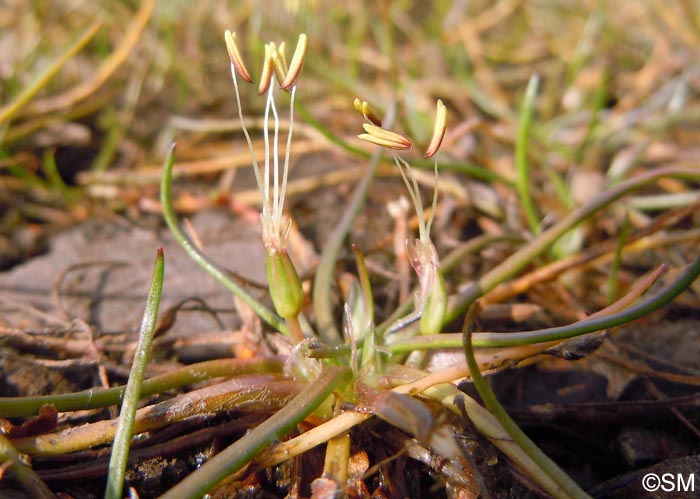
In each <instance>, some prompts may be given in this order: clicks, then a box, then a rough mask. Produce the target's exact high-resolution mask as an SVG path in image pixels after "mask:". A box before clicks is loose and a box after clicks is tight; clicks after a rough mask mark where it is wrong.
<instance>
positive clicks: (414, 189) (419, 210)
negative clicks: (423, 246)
mask: <svg viewBox="0 0 700 499" xmlns="http://www.w3.org/2000/svg"><path fill="white" fill-rule="evenodd" d="M392 156H394V162H395V163H396V166H398V167H399V172H400V173H401V177H402V178H403V181H404V183H405V184H406V189H408V194H409V195H410V196H411V200H412V201H413V206H414V207H415V208H416V215H418V236H419V238H420V240H421V241H424V240H425V239H426V238H427V234H426V231H425V217H424V214H423V203H422V202H421V200H420V191H419V190H418V183H417V182H416V177H415V176H414V175H413V170H411V165H409V164H408V163H407V162H406V161H405V160H403V159H401V158H399V157H398V156H397V155H396V154H395V153H392ZM404 168H405V169H406V172H408V173H406V172H404ZM407 174H408V175H410V176H411V180H412V181H413V185H411V182H410V181H409V180H408V177H407Z"/></svg>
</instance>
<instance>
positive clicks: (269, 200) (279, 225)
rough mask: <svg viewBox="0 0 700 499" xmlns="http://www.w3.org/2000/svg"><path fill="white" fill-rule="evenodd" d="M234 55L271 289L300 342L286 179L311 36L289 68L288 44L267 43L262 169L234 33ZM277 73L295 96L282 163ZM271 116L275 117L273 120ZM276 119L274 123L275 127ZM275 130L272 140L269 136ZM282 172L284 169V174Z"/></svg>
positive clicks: (229, 42) (230, 42)
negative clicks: (245, 103)
mask: <svg viewBox="0 0 700 499" xmlns="http://www.w3.org/2000/svg"><path fill="white" fill-rule="evenodd" d="M224 38H225V41H226V46H227V48H228V52H229V57H230V58H231V78H232V79H233V86H234V90H235V93H236V104H237V106H238V117H239V120H240V123H241V127H242V129H243V133H244V135H245V138H246V142H247V144H248V149H249V152H250V156H251V159H252V161H253V171H254V173H255V180H256V183H257V185H258V190H259V191H260V193H261V195H262V212H261V213H260V222H261V229H262V243H263V246H264V247H265V254H266V266H267V278H268V286H269V290H270V297H271V299H272V303H273V305H274V306H275V310H276V311H277V313H278V314H279V315H280V316H282V317H283V318H284V319H285V320H286V321H287V326H288V330H289V332H290V335H291V336H292V339H293V340H294V341H295V342H296V343H299V342H300V341H302V340H303V339H304V335H303V333H302V331H301V327H299V321H298V316H299V314H300V313H301V308H302V305H303V302H304V291H303V289H302V285H301V280H300V279H299V275H298V273H297V271H296V268H295V267H294V264H293V263H292V261H291V258H290V257H289V254H288V253H287V241H288V238H289V230H290V224H291V221H289V220H288V219H287V218H286V217H285V216H284V201H285V192H286V190H287V178H288V175H289V153H290V150H291V141H292V135H293V133H294V99H295V97H296V81H297V79H298V77H299V75H300V73H301V70H302V67H303V65H304V59H305V55H306V47H307V40H306V35H305V34H303V33H302V34H301V35H299V41H298V42H297V46H296V49H295V51H294V55H293V56H292V60H291V63H290V64H287V58H286V55H285V44H284V43H281V44H279V45H276V44H274V43H272V42H270V43H267V44H266V45H265V59H264V61H263V68H262V73H261V79H260V83H259V85H258V93H259V94H260V95H262V94H264V93H267V97H266V101H265V114H264V127H263V140H264V147H265V162H264V164H263V165H262V170H261V168H260V165H258V162H257V161H256V159H255V151H254V148H253V143H252V141H251V139H250V134H249V133H248V129H247V128H246V126H245V121H244V120H243V111H242V106H241V98H240V92H239V88H238V77H240V78H242V79H243V80H244V81H247V82H249V83H253V80H252V78H250V73H249V72H248V70H247V69H246V66H245V64H244V62H243V60H242V57H241V52H240V50H239V49H238V46H237V44H236V36H235V34H233V33H231V32H230V31H226V33H225V35H224ZM273 75H274V76H275V77H276V79H277V81H278V83H279V85H280V88H282V89H284V90H287V91H288V92H289V94H290V104H289V123H290V125H289V131H288V132H287V139H286V145H287V147H286V150H285V153H284V158H283V159H282V164H280V155H279V141H280V137H279V115H278V112H277V107H276V105H275V98H274V92H275V87H274V85H272V78H273ZM270 115H272V118H271V116H270ZM271 119H272V124H271V123H270V121H271ZM270 128H272V137H270ZM280 170H281V171H280Z"/></svg>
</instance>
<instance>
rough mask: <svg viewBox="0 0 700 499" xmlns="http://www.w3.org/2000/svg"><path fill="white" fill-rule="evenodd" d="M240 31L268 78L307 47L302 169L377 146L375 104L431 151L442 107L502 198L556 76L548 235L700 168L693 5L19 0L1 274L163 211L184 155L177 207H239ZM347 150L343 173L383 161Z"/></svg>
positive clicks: (548, 143)
mask: <svg viewBox="0 0 700 499" xmlns="http://www.w3.org/2000/svg"><path fill="white" fill-rule="evenodd" d="M226 29H231V30H233V31H236V32H237V33H238V37H239V42H240V45H241V50H242V51H243V53H244V57H245V59H246V61H247V64H248V66H249V68H250V70H251V72H252V73H253V75H257V74H259V70H260V66H261V62H262V54H263V45H264V43H265V42H266V41H275V42H277V43H279V42H282V41H285V42H286V43H287V44H288V46H289V53H290V54H291V52H292V51H293V48H294V45H295V43H296V40H297V36H298V34H299V33H300V32H305V33H307V34H308V37H309V49H308V55H307V58H306V64H305V67H304V70H303V73H302V77H301V79H300V81H299V85H298V87H299V90H298V91H299V102H300V103H303V104H304V105H305V106H306V108H305V109H306V111H307V112H308V114H309V115H310V116H312V117H313V119H314V120H317V122H318V123H308V122H305V121H304V119H303V118H301V119H299V118H298V122H299V123H300V128H299V129H300V132H299V133H300V137H304V138H305V139H306V141H302V143H303V144H305V145H302V146H298V147H300V149H299V151H301V152H300V154H304V151H307V152H308V151H310V150H315V151H318V150H327V151H334V152H335V153H337V152H339V151H340V149H341V148H339V147H338V145H337V144H333V143H332V142H331V141H329V140H328V139H327V138H325V139H324V138H323V136H322V135H323V133H331V134H335V135H334V136H336V137H340V138H342V140H344V141H346V142H345V145H349V146H352V147H359V148H361V149H362V150H364V151H367V150H370V149H369V148H366V147H365V146H364V145H362V144H360V143H359V141H357V140H356V138H355V135H356V134H357V133H359V132H360V131H361V130H360V128H359V127H360V123H361V120H359V119H358V116H357V115H356V114H355V113H354V111H353V109H352V100H353V98H354V97H356V96H358V97H360V98H362V99H364V100H368V101H369V102H370V103H371V104H372V105H373V106H374V107H375V108H377V109H378V110H380V112H382V113H384V112H385V111H387V110H391V109H394V108H395V109H396V118H395V127H394V128H395V129H397V130H399V131H401V132H402V133H404V134H406V135H408V136H410V137H412V138H413V139H414V141H415V142H416V143H417V144H418V145H419V147H418V148H417V149H418V150H421V149H422V148H423V147H424V146H425V144H426V142H427V141H428V140H429V136H430V132H431V130H432V119H433V115H434V109H435V108H434V106H435V104H434V103H435V99H436V98H441V99H443V100H444V101H445V103H446V104H447V106H448V109H449V126H450V131H449V134H448V137H447V139H446V142H445V146H444V148H443V153H442V154H443V156H442V160H443V161H444V162H445V163H446V164H447V163H449V164H451V165H452V168H450V169H452V170H456V171H458V172H459V171H462V172H465V173H466V174H467V175H468V176H470V177H471V178H472V179H474V178H476V179H478V180H481V181H486V182H489V183H493V182H495V183H497V184H500V185H503V186H507V185H509V184H508V182H509V181H512V179H513V178H514V176H515V174H514V166H513V165H514V142H515V137H516V129H517V118H518V110H519V106H520V102H521V100H522V96H523V93H524V91H525V88H526V86H527V82H528V80H529V79H530V78H531V77H532V76H533V75H535V74H536V75H539V77H540V87H539V91H538V97H537V99H536V103H535V120H534V122H533V126H532V129H531V133H530V146H529V149H528V157H529V159H530V162H531V168H532V185H533V192H534V195H535V197H536V198H537V199H538V202H539V203H540V206H541V208H542V210H541V214H542V216H543V218H545V221H546V214H547V213H551V214H553V215H551V216H553V217H556V214H557V213H560V212H565V211H567V210H569V209H570V208H571V207H572V206H574V205H576V203H578V202H579V201H580V200H581V199H585V198H586V197H587V196H589V194H590V192H596V191H597V190H599V188H600V186H601V185H603V184H604V183H605V182H606V181H607V180H609V179H615V178H622V177H624V176H625V175H627V173H628V172H629V171H631V170H632V169H634V168H645V167H649V166H651V165H658V164H662V163H663V164H666V165H667V164H681V163H688V162H693V164H694V161H695V159H696V158H697V157H698V154H697V153H698V152H700V151H698V146H697V144H698V143H700V141H699V140H698V135H697V134H698V124H699V122H700V106H699V103H698V91H699V89H700V77H699V72H698V69H699V68H698V61H699V60H700V57H698V56H699V55H700V54H699V53H698V52H699V51H700V6H699V5H698V3H697V2H694V1H691V0H680V1H678V2H662V1H659V0H646V1H620V2H602V1H594V0H589V1H586V0H536V1H522V0H500V1H479V0H477V1H466V0H454V1H444V2H423V1H409V0H396V1H361V0H346V1H344V2H330V1H322V0H285V1H283V0H280V1H257V0H255V1H253V0H251V1H245V0H240V1H220V0H216V1H214V0H201V1H196V2H195V1H186V0H173V1H159V2H156V1H154V0H145V1H143V2H128V1H121V2H108V1H97V2H87V1H80V0H75V1H71V0H59V1H48V0H3V1H2V2H0V113H1V114H0V214H1V215H0V234H2V236H0V255H1V256H0V267H3V268H8V267H10V266H12V265H15V264H16V263H18V262H20V261H22V260H24V259H26V258H27V257H29V256H31V255H33V254H36V253H38V252H40V251H42V241H43V240H44V238H45V236H46V234H47V231H49V232H50V231H51V230H54V229H56V228H61V227H65V226H69V225H72V224H74V223H76V221H80V220H84V219H86V218H90V217H91V216H96V214H99V213H104V212H107V213H120V214H124V215H126V216H128V217H139V216H141V215H142V214H144V213H157V211H158V202H157V194H158V186H157V183H158V175H159V173H158V172H159V168H160V166H159V165H160V163H161V162H162V158H163V156H164V153H165V151H166V149H167V147H168V146H169V144H170V143H171V141H173V140H177V141H178V144H179V150H178V166H177V167H176V171H179V172H180V174H181V176H182V177H184V178H185V179H186V181H187V180H188V181H189V182H190V183H189V184H186V185H188V186H189V187H188V189H189V190H188V192H189V194H190V195H189V197H186V198H183V197H180V198H179V199H178V201H177V206H178V209H179V210H180V211H182V212H192V211H196V210H199V209H202V208H204V207H206V206H209V205H212V204H217V203H218V204H222V203H224V204H226V203H228V201H229V199H228V197H229V195H230V194H231V192H232V191H233V190H235V189H234V187H233V185H234V184H233V174H232V171H233V170H234V169H235V168H236V167H244V166H248V164H249V161H248V160H247V159H246V158H245V154H244V153H245V148H244V147H242V145H241V144H239V142H240V138H241V136H240V133H238V132H239V125H238V124H237V122H236V120H234V119H233V118H235V117H236V108H235V100H234V97H233V87H232V84H231V81H230V74H229V65H228V64H229V62H228V57H227V54H226V50H225V45H224V43H223V33H224V30H226ZM255 90H256V89H255V87H253V86H249V87H243V89H242V93H243V95H242V97H243V107H244V110H245V114H246V117H247V119H250V120H251V123H253V124H254V123H255V120H256V119H259V118H260V117H261V115H262V112H263V109H264V99H262V98H258V97H257V95H256V91H255ZM310 125H312V126H310ZM304 148H306V149H304ZM344 152H345V153H346V154H344V155H342V156H341V155H337V156H336V157H335V159H334V161H336V162H337V163H338V164H340V166H342V164H343V163H344V162H353V161H357V160H358V159H359V160H363V159H366V158H362V157H359V156H357V155H353V154H352V150H350V149H348V150H346V151H344ZM178 168H179V170H177V169H178ZM460 168H461V169H460ZM197 185H199V186H200V190H199V191H197V189H195V186H197ZM676 187H677V186H676ZM667 188H668V189H670V192H672V191H673V188H674V187H673V186H672V185H670V184H669V185H667ZM197 192H199V194H197ZM242 199H243V200H242V202H244V203H245V202H247V201H246V200H245V198H242ZM251 202H252V201H251Z"/></svg>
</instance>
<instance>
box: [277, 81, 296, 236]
mask: <svg viewBox="0 0 700 499" xmlns="http://www.w3.org/2000/svg"><path fill="white" fill-rule="evenodd" d="M296 93H297V86H296V85H293V86H292V90H291V96H290V102H289V131H288V132H287V148H286V149H285V151H284V169H283V173H282V193H281V194H280V217H281V216H282V213H281V211H282V210H283V209H284V195H285V192H286V191H287V176H288V173H289V153H290V152H291V150H292V134H293V133H294V97H295V96H296ZM280 223H281V221H280Z"/></svg>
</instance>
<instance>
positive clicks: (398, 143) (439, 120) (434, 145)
mask: <svg viewBox="0 0 700 499" xmlns="http://www.w3.org/2000/svg"><path fill="white" fill-rule="evenodd" d="M354 106H355V109H357V110H358V111H359V112H360V113H362V115H363V116H364V117H365V118H366V119H367V120H368V121H370V123H364V124H363V125H362V127H363V128H364V129H365V133H363V134H360V135H358V137H359V138H361V139H363V140H366V141H367V142H371V143H373V144H376V145H379V146H382V147H385V148H387V149H391V150H392V151H391V154H392V156H393V158H394V162H395V163H396V166H397V167H398V169H399V172H400V173H401V177H402V178H403V181H404V183H405V184H406V188H407V189H408V194H409V195H410V197H411V200H412V202H413V206H414V207H415V209H416V214H417V215H418V239H416V240H415V243H414V244H413V245H411V244H409V243H408V241H407V242H406V247H407V253H408V255H409V260H410V262H411V266H412V267H413V269H414V270H415V271H416V274H417V275H418V283H419V288H418V291H417V293H416V311H415V312H414V313H413V314H411V315H409V316H408V317H406V318H404V319H402V320H400V321H399V323H400V324H401V325H403V324H407V323H408V322H410V321H413V320H417V319H418V318H420V332H421V334H438V333H440V331H441V330H442V324H443V322H444V319H445V310H446V308H447V291H446V289H445V279H444V278H443V276H442V272H441V271H440V262H439V259H438V255H437V250H436V249H435V245H434V244H433V242H432V240H431V239H430V228H431V225H432V222H433V217H434V215H435V207H436V206H437V191H438V190H437V178H438V174H437V160H435V188H434V191H433V201H432V208H431V213H430V217H429V218H428V221H427V222H426V221H425V215H424V210H423V202H422V201H421V197H420V191H419V189H418V182H417V181H416V177H415V175H414V174H413V170H412V169H411V165H410V164H409V163H408V162H407V161H406V160H404V159H402V158H401V157H400V156H399V155H398V154H396V153H395V152H394V151H396V150H408V149H411V148H413V143H412V142H411V140H410V139H408V138H407V137H405V136H403V135H401V134H399V133H396V132H392V131H390V130H386V129H384V128H381V124H382V123H381V120H379V118H377V114H376V113H375V112H374V111H373V110H372V108H371V107H370V106H369V104H368V103H367V102H366V101H362V102H361V101H360V100H359V99H355V102H354ZM446 127H447V110H446V108H445V104H443V102H442V101H441V100H439V99H438V101H437V112H436V116H435V125H434V127H433V135H432V138H431V140H430V143H429V145H428V148H427V150H426V152H425V157H426V158H431V157H433V156H434V155H435V153H437V151H438V149H439V148H440V144H441V143H442V139H443V137H444V136H445V130H446Z"/></svg>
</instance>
